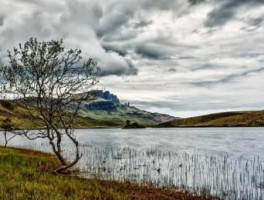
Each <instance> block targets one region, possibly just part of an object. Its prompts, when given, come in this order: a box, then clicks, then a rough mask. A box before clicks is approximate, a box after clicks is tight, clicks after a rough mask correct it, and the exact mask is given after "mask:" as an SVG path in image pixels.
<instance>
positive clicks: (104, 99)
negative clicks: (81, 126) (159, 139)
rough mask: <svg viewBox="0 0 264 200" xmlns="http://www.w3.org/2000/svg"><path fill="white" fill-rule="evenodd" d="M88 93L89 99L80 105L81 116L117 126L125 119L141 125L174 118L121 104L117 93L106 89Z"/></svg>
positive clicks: (123, 122) (122, 123)
mask: <svg viewBox="0 0 264 200" xmlns="http://www.w3.org/2000/svg"><path fill="white" fill-rule="evenodd" d="M90 94H91V100H87V101H84V102H83V103H82V105H81V107H80V112H79V114H80V115H81V116H82V117H89V118H92V119H95V120H99V121H100V120H106V121H109V122H111V123H114V124H116V125H119V126H122V125H124V124H125V122H126V120H130V121H131V122H137V123H139V124H142V125H154V124H158V123H161V122H166V121H169V120H172V119H175V117H172V116H169V115H166V114H160V113H151V112H148V111H144V110H140V109H138V108H136V107H134V106H130V105H129V103H127V104H122V103H121V101H120V100H119V98H118V97H117V95H115V94H112V93H111V92H109V91H107V90H106V91H103V90H94V91H91V92H90Z"/></svg>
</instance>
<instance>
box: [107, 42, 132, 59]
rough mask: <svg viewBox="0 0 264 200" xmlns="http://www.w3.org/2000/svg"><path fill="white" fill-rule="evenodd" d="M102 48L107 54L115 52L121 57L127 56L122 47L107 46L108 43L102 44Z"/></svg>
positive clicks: (125, 50)
mask: <svg viewBox="0 0 264 200" xmlns="http://www.w3.org/2000/svg"><path fill="white" fill-rule="evenodd" d="M102 47H103V48H104V49H105V50H106V51H107V52H111V51H113V52H116V53H118V54H119V55H121V56H125V55H127V53H128V52H127V49H126V48H124V47H122V46H118V45H113V44H109V43H102Z"/></svg>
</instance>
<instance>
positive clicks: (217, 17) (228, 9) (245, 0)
mask: <svg viewBox="0 0 264 200" xmlns="http://www.w3.org/2000/svg"><path fill="white" fill-rule="evenodd" d="M214 2H215V4H219V5H218V6H217V7H216V8H215V9H214V10H213V11H212V12H210V13H209V14H208V16H207V20H206V22H205V26H208V27H213V26H221V25H224V24H225V23H226V22H228V21H229V20H230V19H232V18H233V17H234V16H235V15H236V13H237V12H238V10H239V8H240V7H241V6H244V5H247V6H248V7H254V6H258V5H260V4H264V1H263V0H223V1H216V0H215V1H214Z"/></svg>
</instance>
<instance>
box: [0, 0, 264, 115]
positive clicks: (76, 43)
mask: <svg viewBox="0 0 264 200" xmlns="http://www.w3.org/2000/svg"><path fill="white" fill-rule="evenodd" d="M30 37H37V38H38V39H39V40H45V41H48V40H51V39H61V38H62V39H63V40H64V44H65V46H66V47H67V48H80V49H81V50H82V52H83V58H84V59H88V58H93V59H95V60H96V61H97V62H98V65H99V67H100V68H101V70H102V72H103V73H102V74H103V75H102V77H100V83H99V84H98V86H97V88H98V89H106V90H109V91H111V92H112V93H114V94H116V95H118V97H119V98H120V99H121V100H122V101H123V102H127V101H129V102H130V104H131V105H134V106H137V107H139V108H141V109H145V110H148V111H152V112H161V113H167V114H170V115H173V116H177V117H189V116H196V115H201V114H207V113H213V112H222V111H230V110H260V109H264V0H107V1H106V0H57V1H54V0H42V1H40V0H1V1H0V64H2V65H6V64H7V63H8V60H7V50H9V49H12V48H13V47H14V46H18V44H19V43H23V42H25V41H27V40H28V39H29V38H30Z"/></svg>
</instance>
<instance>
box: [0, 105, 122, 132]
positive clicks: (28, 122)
mask: <svg viewBox="0 0 264 200" xmlns="http://www.w3.org/2000/svg"><path fill="white" fill-rule="evenodd" d="M30 109H31V110H32V111H33V113H34V115H35V116H38V112H37V110H36V108H35V107H34V106H32V107H31V108H30ZM6 118H10V119H11V124H12V126H13V127H14V128H15V129H34V128H42V127H43V126H44V124H42V123H41V122H40V121H38V120H36V119H34V120H32V118H31V116H30V115H29V113H28V110H27V109H26V107H25V106H24V105H22V104H20V103H18V102H16V101H5V100H0V127H1V126H2V125H3V121H4V120H5V119H6ZM101 126H103V127H108V126H117V124H115V123H111V122H109V121H104V120H101V121H97V120H94V119H91V118H89V117H78V118H77V119H76V122H75V128H91V127H101Z"/></svg>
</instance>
